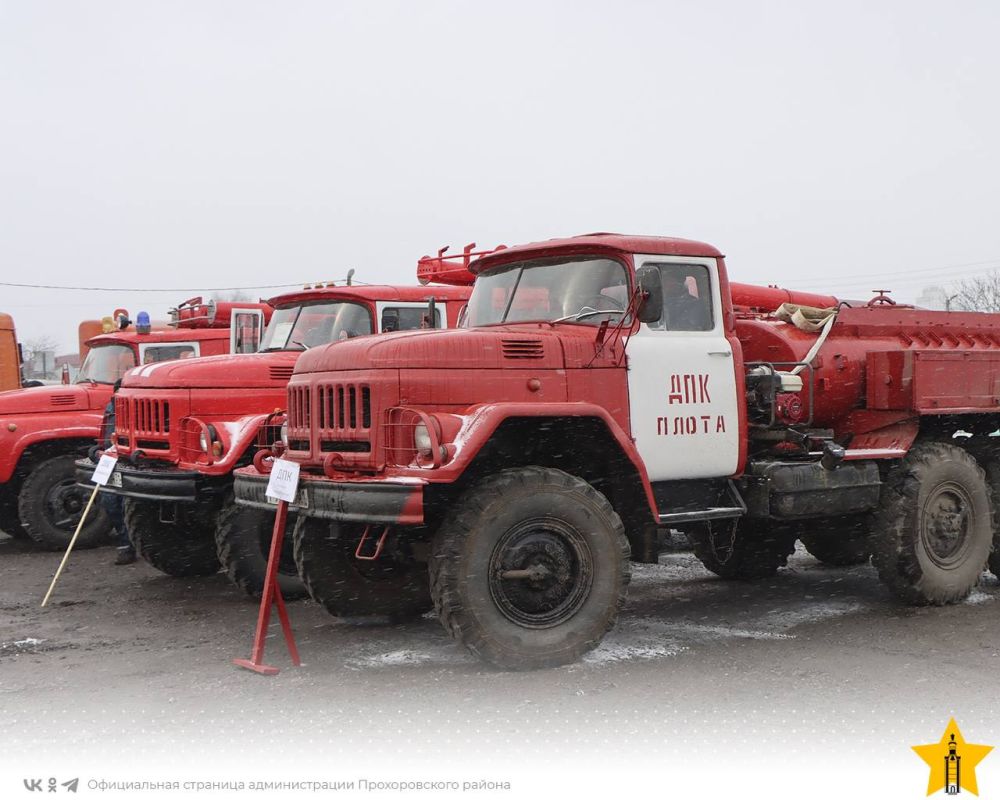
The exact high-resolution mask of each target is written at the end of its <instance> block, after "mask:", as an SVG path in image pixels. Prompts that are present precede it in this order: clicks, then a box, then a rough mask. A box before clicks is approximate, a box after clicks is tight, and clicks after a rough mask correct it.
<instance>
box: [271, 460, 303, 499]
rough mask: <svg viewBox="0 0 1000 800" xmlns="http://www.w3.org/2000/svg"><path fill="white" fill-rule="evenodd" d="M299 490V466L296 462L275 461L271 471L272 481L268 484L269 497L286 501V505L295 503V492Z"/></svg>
mask: <svg viewBox="0 0 1000 800" xmlns="http://www.w3.org/2000/svg"><path fill="white" fill-rule="evenodd" d="M298 488H299V465H298V464H297V463H295V462H294V461H285V459H283V458H276V459H275V460H274V467H273V468H272V469H271V479H270V480H269V481H268V482H267V491H266V492H265V494H266V495H267V496H268V497H273V498H274V499H276V500H284V501H285V502H286V503H293V502H295V490H296V489H298Z"/></svg>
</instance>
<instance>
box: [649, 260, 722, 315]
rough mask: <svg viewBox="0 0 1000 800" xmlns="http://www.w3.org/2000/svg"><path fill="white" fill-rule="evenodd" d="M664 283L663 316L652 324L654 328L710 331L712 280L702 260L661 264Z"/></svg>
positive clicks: (661, 276) (659, 265)
mask: <svg viewBox="0 0 1000 800" xmlns="http://www.w3.org/2000/svg"><path fill="white" fill-rule="evenodd" d="M657 266H658V267H659V269H660V280H661V282H662V284H663V316H662V317H661V318H660V320H659V321H658V322H653V323H650V324H649V328H650V329H651V330H655V331H710V330H712V328H713V327H714V323H713V320H712V282H711V278H710V277H709V272H708V268H707V267H705V266H703V265H701V264H658V265H657Z"/></svg>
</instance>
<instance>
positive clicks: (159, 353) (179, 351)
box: [142, 344, 197, 364]
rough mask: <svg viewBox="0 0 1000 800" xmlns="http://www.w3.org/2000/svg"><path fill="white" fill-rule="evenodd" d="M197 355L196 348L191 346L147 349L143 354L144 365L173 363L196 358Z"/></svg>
mask: <svg viewBox="0 0 1000 800" xmlns="http://www.w3.org/2000/svg"><path fill="white" fill-rule="evenodd" d="M195 355H197V354H196V353H195V351H194V347H192V346H191V345H189V344H178V345H164V346H161V347H147V348H146V352H145V353H144V354H143V358H142V363H143V364H155V363H157V362H160V361H171V360H173V359H175V358H194V357H195Z"/></svg>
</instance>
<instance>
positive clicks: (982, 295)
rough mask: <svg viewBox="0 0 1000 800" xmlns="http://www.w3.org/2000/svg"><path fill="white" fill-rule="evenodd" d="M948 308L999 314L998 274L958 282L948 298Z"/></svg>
mask: <svg viewBox="0 0 1000 800" xmlns="http://www.w3.org/2000/svg"><path fill="white" fill-rule="evenodd" d="M948 307H949V308H950V309H952V310H956V311H989V312H992V313H996V312H1000V272H991V273H989V274H988V275H977V276H976V277H974V278H966V279H965V280H963V281H960V282H959V283H958V284H957V285H956V287H955V289H954V290H953V292H952V293H951V296H950V297H948Z"/></svg>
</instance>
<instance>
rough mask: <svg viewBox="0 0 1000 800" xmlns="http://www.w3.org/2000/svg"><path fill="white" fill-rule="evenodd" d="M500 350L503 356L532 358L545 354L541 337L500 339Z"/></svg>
mask: <svg viewBox="0 0 1000 800" xmlns="http://www.w3.org/2000/svg"><path fill="white" fill-rule="evenodd" d="M500 351H501V352H502V353H503V357H504V358H516V359H534V358H542V357H544V355H545V346H544V345H543V344H542V340H541V339H502V340H501V341H500Z"/></svg>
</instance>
